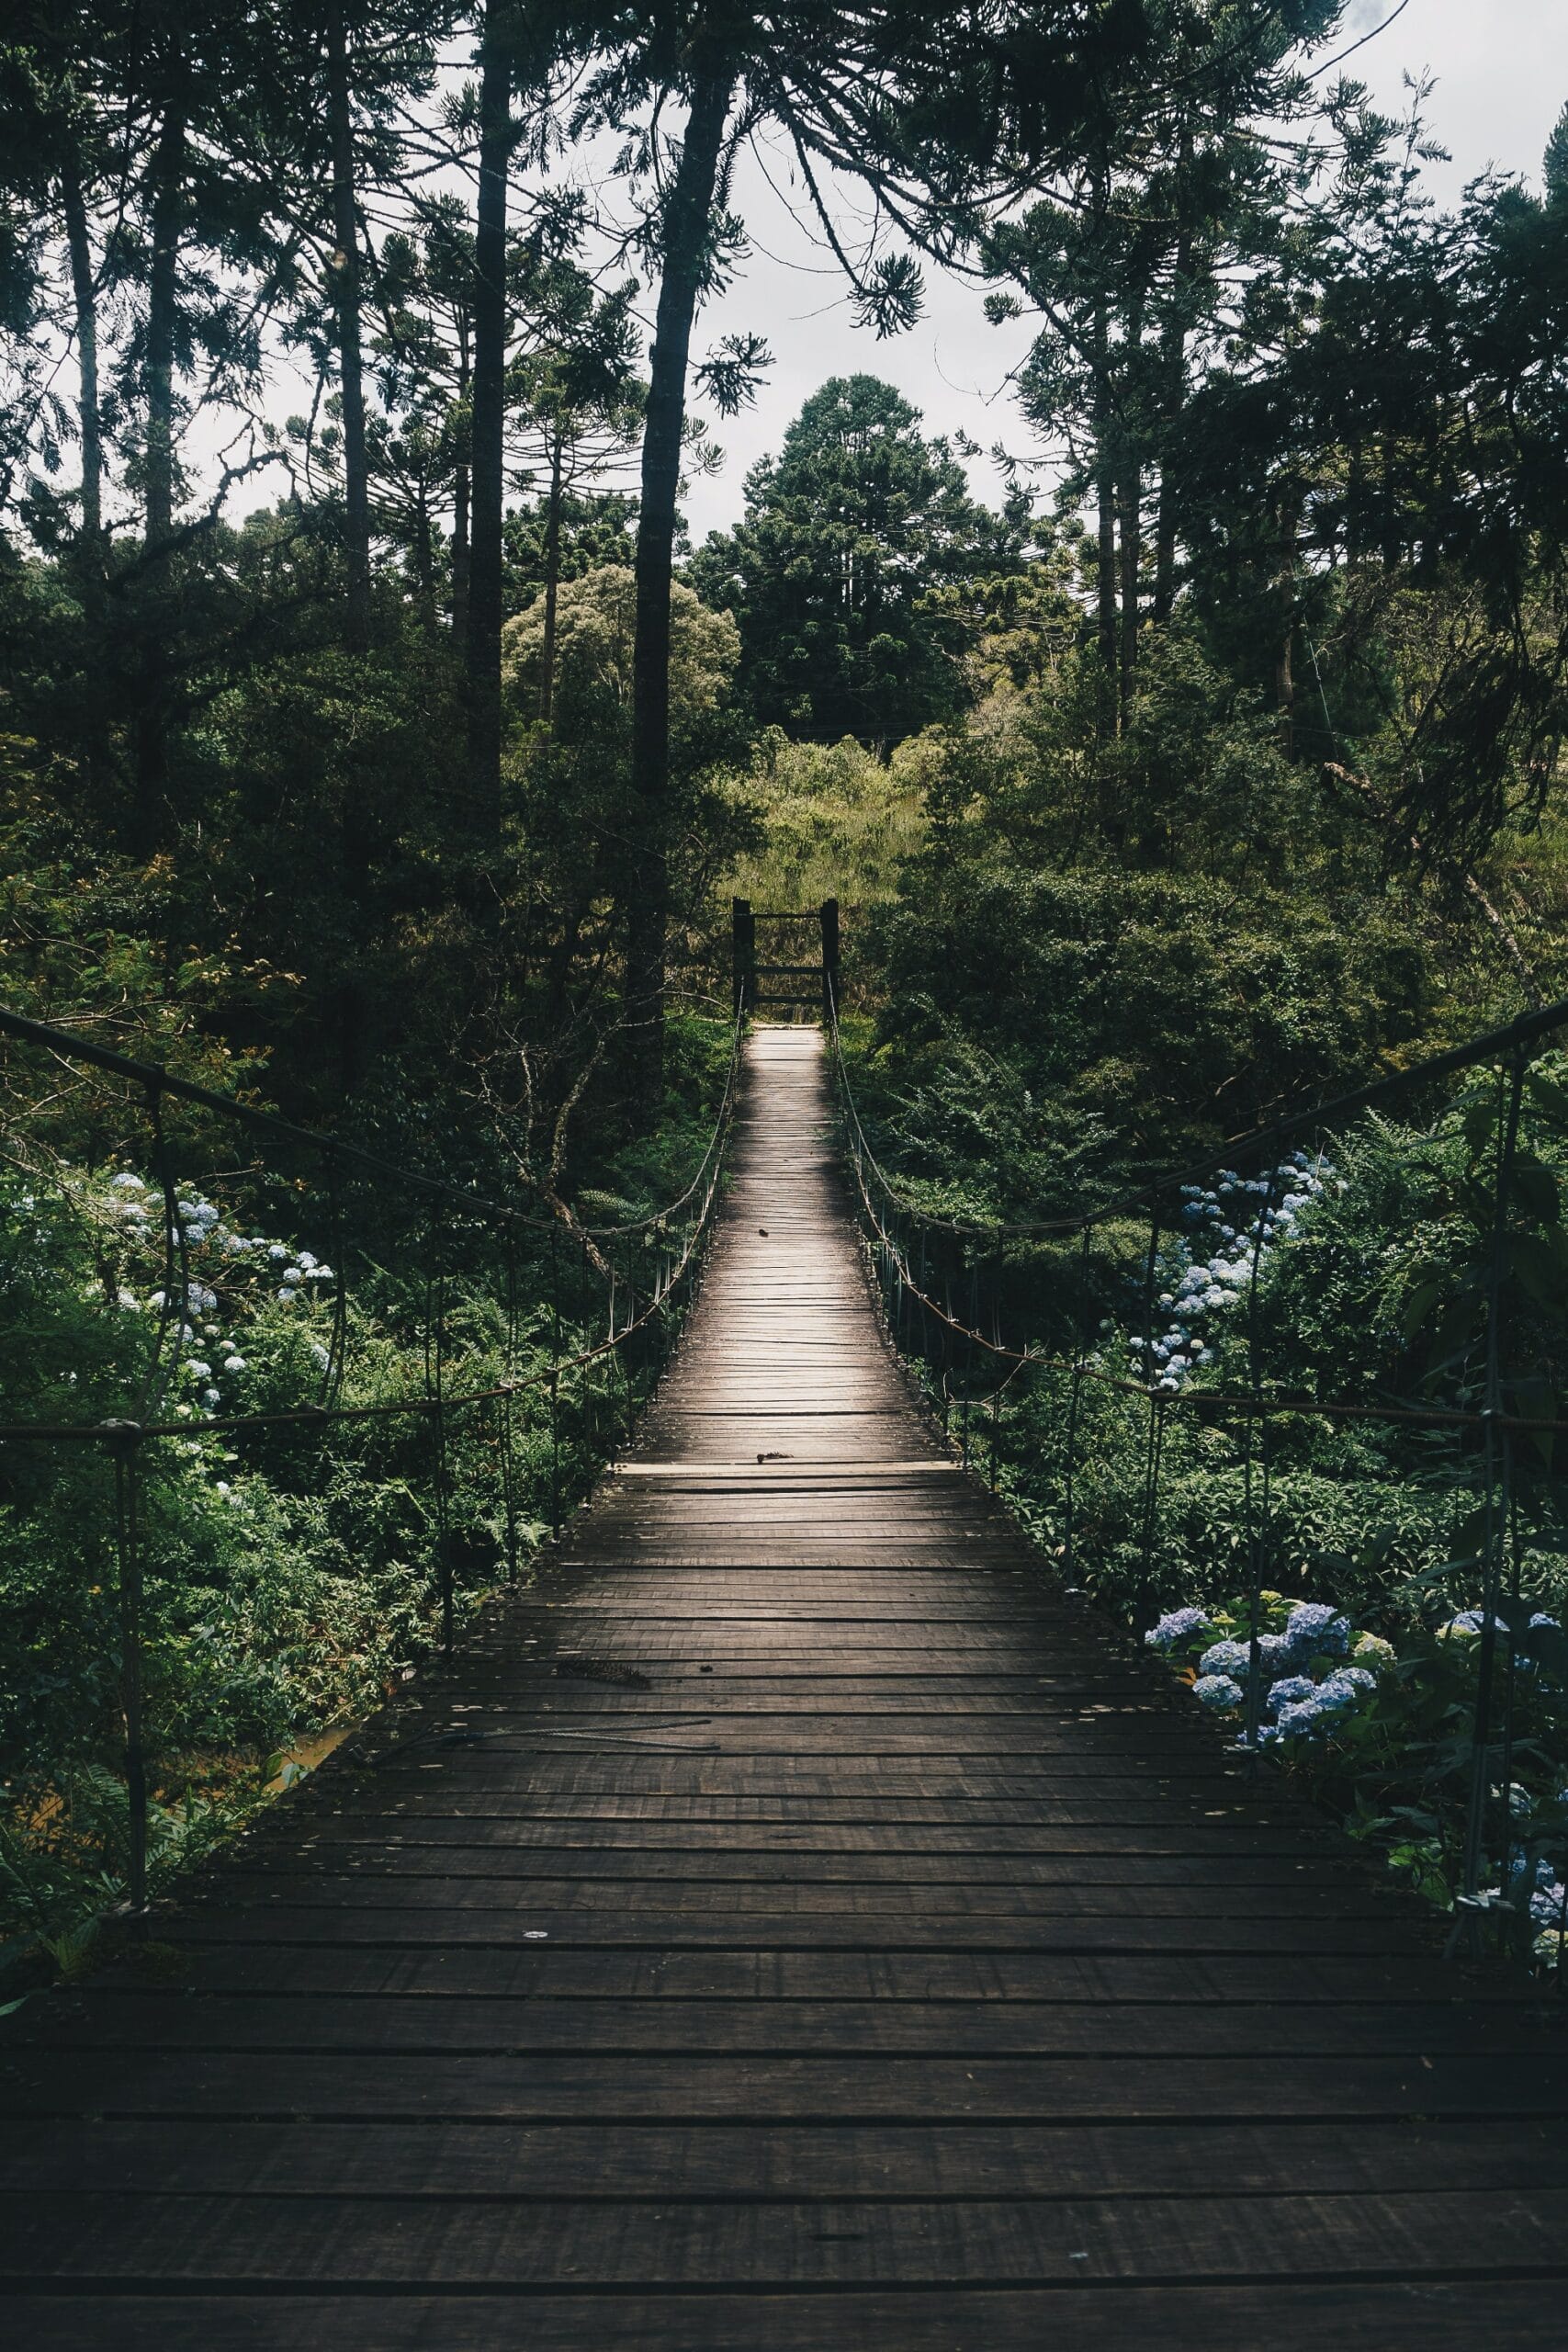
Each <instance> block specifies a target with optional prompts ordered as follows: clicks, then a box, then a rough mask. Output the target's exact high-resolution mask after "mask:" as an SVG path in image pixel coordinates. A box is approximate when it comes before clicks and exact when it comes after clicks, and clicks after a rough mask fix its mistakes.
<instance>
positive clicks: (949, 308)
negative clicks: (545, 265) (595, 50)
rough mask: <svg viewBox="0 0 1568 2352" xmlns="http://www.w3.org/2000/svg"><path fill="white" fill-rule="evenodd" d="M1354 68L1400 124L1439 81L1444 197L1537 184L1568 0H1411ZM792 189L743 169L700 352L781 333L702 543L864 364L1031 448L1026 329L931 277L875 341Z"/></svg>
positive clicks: (1373, 11) (1357, 8) (696, 514)
mask: <svg viewBox="0 0 1568 2352" xmlns="http://www.w3.org/2000/svg"><path fill="white" fill-rule="evenodd" d="M1393 5H1394V0H1353V6H1352V8H1351V11H1350V21H1349V27H1348V31H1347V32H1346V33H1345V34H1343V35H1341V38H1340V40H1339V42H1338V43H1337V44H1336V46H1337V47H1343V46H1344V45H1345V42H1346V41H1347V40H1353V39H1355V38H1356V37H1357V36H1358V35H1359V33H1362V32H1365V31H1367V30H1370V29H1371V28H1372V27H1373V26H1376V25H1378V24H1380V23H1382V20H1383V19H1384V18H1385V17H1387V16H1388V14H1389V12H1390V9H1391V7H1392V6H1393ZM1330 53H1332V52H1330ZM1344 70H1345V71H1346V72H1347V73H1348V74H1358V75H1359V77H1360V78H1361V79H1362V80H1364V81H1365V82H1366V83H1367V84H1368V85H1370V87H1371V93H1372V96H1373V99H1374V102H1375V103H1376V104H1377V105H1379V106H1380V107H1382V108H1383V110H1384V111H1385V112H1387V113H1391V114H1400V113H1403V111H1404V107H1405V105H1406V103H1407V98H1406V93H1405V91H1404V86H1403V77H1404V74H1407V73H1408V74H1419V73H1421V72H1423V71H1429V72H1430V73H1431V74H1434V75H1435V76H1436V77H1437V85H1438V86H1437V88H1436V90H1435V91H1434V93H1433V96H1432V98H1431V101H1430V106H1429V113H1430V117H1431V120H1432V124H1433V127H1434V129H1435V130H1436V131H1437V133H1438V137H1439V138H1440V139H1441V140H1442V142H1443V144H1444V145H1445V146H1446V147H1447V148H1449V149H1450V152H1451V153H1452V156H1453V161H1452V163H1451V164H1437V165H1434V166H1432V167H1431V170H1430V178H1431V183H1432V190H1433V194H1434V195H1435V196H1437V197H1438V198H1439V199H1440V200H1445V201H1446V200H1448V199H1450V198H1453V197H1455V196H1457V195H1458V193H1459V191H1460V189H1461V187H1462V186H1463V185H1464V183H1465V181H1466V180H1469V179H1472V178H1474V177H1475V176H1476V175H1477V174H1478V173H1480V172H1483V171H1484V170H1486V169H1487V167H1488V166H1489V165H1492V164H1495V165H1497V166H1499V167H1500V168H1501V169H1503V170H1506V171H1517V172H1519V173H1521V174H1523V175H1524V176H1525V177H1526V178H1527V179H1528V180H1529V181H1531V182H1532V183H1533V182H1536V181H1537V180H1538V179H1539V175H1540V159H1541V155H1542V153H1543V151H1544V149H1545V146H1546V141H1547V139H1548V137H1549V135H1550V133H1551V127H1552V125H1553V123H1554V122H1555V121H1556V119H1557V117H1558V115H1559V114H1560V113H1561V111H1562V107H1563V105H1564V103H1565V102H1568V0H1406V6H1404V10H1403V11H1402V13H1401V14H1400V15H1399V17H1397V18H1396V20H1395V21H1394V22H1393V23H1392V24H1389V25H1387V26H1386V28H1385V29H1383V30H1382V31H1381V32H1379V33H1377V34H1376V36H1375V38H1374V39H1372V40H1371V41H1369V42H1368V44H1367V46H1366V47H1365V48H1364V49H1362V50H1360V51H1358V53H1357V55H1356V56H1355V58H1354V59H1353V60H1351V61H1349V62H1348V63H1347V65H1346V67H1345V69H1344ZM781 177H782V175H781ZM786 193H787V192H775V188H774V187H771V186H770V185H769V181H768V178H767V177H766V176H765V175H764V173H763V171H762V170H761V168H760V167H759V166H758V165H757V164H751V163H750V162H748V163H747V164H744V165H743V167H742V170H741V172H740V174H739V175H738V181H737V188H736V209H738V210H739V212H740V213H741V214H742V216H743V218H744V219H745V220H746V223H747V227H748V229H749V231H750V235H751V239H752V243H753V248H754V250H753V253H752V256H751V259H750V263H749V264H748V265H747V266H746V267H745V269H744V271H743V273H742V274H741V276H740V277H739V279H738V281H737V283H736V284H735V285H734V287H733V288H731V289H730V291H729V292H728V294H727V295H726V296H725V297H724V299H723V300H721V301H719V302H716V303H715V304H713V305H712V306H711V307H710V308H709V309H708V310H706V311H704V312H703V314H702V316H701V318H700V319H699V321H698V322H697V331H696V336H695V340H694V348H695V349H696V350H698V351H699V352H700V351H702V350H703V349H705V348H706V347H707V345H709V344H711V343H713V342H715V341H716V340H717V338H718V336H719V335H720V334H726V333H729V332H734V331H737V330H750V331H753V332H757V333H760V334H765V335H766V336H767V337H768V339H769V341H770V343H771V344H772V345H773V351H774V354H775V358H776V364H775V366H774V367H773V369H772V371H771V374H770V375H769V377H768V379H767V380H766V382H765V385H764V389H763V390H762V393H761V398H760V399H759V401H758V403H757V405H756V407H755V408H754V409H752V410H750V412H748V413H747V414H745V415H744V416H741V417H738V418H735V419H732V420H729V421H728V422H726V423H724V424H722V425H720V426H719V427H718V428H717V438H718V439H719V441H720V442H721V443H722V445H723V447H724V448H725V451H726V453H727V455H726V463H725V467H724V470H723V472H722V473H720V474H719V475H717V476H716V477H715V478H713V479H711V480H708V481H694V482H693V484H692V486H691V490H690V492H689V494H688V496H687V498H686V501H685V507H686V513H687V515H688V518H689V520H690V523H691V526H692V530H693V534H694V537H697V538H699V539H700V538H701V537H703V536H704V534H705V532H707V531H709V530H714V529H721V528H723V527H724V526H727V525H728V524H729V523H731V522H732V521H734V519H735V518H736V516H737V515H739V512H740V508H741V504H742V491H741V483H742V479H743V477H744V474H745V471H746V469H747V467H748V466H749V465H750V463H751V461H752V459H753V458H758V457H761V455H763V454H764V453H765V452H766V451H767V450H769V449H773V448H776V447H777V446H778V443H779V440H780V438H781V436H782V435H783V433H784V427H785V426H786V425H787V424H788V423H789V421H790V419H791V418H792V417H793V416H794V415H795V413H796V412H797V410H798V409H799V407H800V405H801V402H802V401H804V400H805V399H806V398H807V394H808V393H810V392H812V391H814V390H816V388H817V386H818V384H819V383H821V382H822V380H823V379H824V378H825V377H828V376H832V375H843V374H848V373H851V372H852V371H854V370H856V369H864V370H866V371H867V372H869V373H871V374H873V375H877V376H882V377H885V378H886V379H887V381H888V382H889V383H893V384H897V387H898V389H899V390H900V391H901V392H903V394H904V395H905V397H906V399H908V401H911V402H912V403H913V405H914V406H915V407H917V408H919V409H920V410H921V411H923V413H924V415H925V419H926V424H927V428H928V430H930V431H931V432H941V433H954V432H958V431H960V430H962V431H964V432H966V433H967V434H968V435H970V437H971V438H972V439H973V440H976V441H978V442H979V443H980V445H981V447H982V448H986V449H989V448H990V447H991V446H992V444H993V443H995V442H997V441H1000V442H1002V444H1003V445H1004V446H1005V447H1009V448H1010V449H1014V450H1017V451H1020V452H1023V451H1026V450H1027V447H1028V440H1027V435H1026V432H1025V429H1024V427H1023V425H1022V423H1021V419H1020V417H1019V415H1018V412H1017V410H1016V409H1015V408H1014V407H1013V405H1012V403H1011V401H1010V398H1009V395H1008V390H1007V376H1008V371H1009V369H1010V368H1012V367H1014V366H1015V365H1016V364H1017V362H1018V360H1019V359H1020V358H1021V356H1023V353H1024V352H1025V351H1026V350H1027V348H1028V345H1029V342H1030V339H1031V334H1030V329H1029V328H1028V326H1027V324H1026V323H1025V322H1019V323H1017V324H1014V325H1012V326H1010V327H1007V328H1001V329H998V328H996V327H992V326H989V325H987V322H986V319H985V316H984V313H983V311H982V310H981V307H980V305H981V297H980V295H979V294H978V293H976V291H975V290H974V289H973V288H969V287H966V286H964V285H963V284H962V283H959V282H957V281H954V280H953V279H951V278H947V279H937V278H934V277H928V288H927V306H926V315H925V317H924V318H923V319H922V321H921V322H920V323H919V326H918V327H916V328H915V329H914V331H913V332H912V333H911V334H906V335H900V336H897V337H896V338H895V339H893V340H891V341H888V342H885V343H878V342H876V341H875V340H874V337H873V336H872V335H871V334H866V333H864V332H861V331H857V330H856V329H855V327H854V326H853V325H852V322H851V320H850V316H849V312H848V310H847V308H846V306H845V304H844V301H843V297H842V291H841V284H840V280H839V278H838V277H837V273H836V271H833V270H832V269H830V268H829V266H828V264H827V257H826V256H825V255H824V254H822V253H821V252H820V251H819V250H818V248H817V247H816V246H815V245H814V244H813V243H812V242H811V241H810V239H809V238H808V237H807V235H806V233H805V232H803V230H802V229H801V228H800V227H799V226H798V225H797V223H796V222H795V220H794V219H793V218H792V216H791V213H790V210H789V206H788V203H787V201H786V200H785V196H786ZM970 476H971V480H972V481H973V483H974V486H975V489H976V492H977V493H978V494H979V495H981V496H985V497H994V496H995V495H996V492H997V487H998V485H997V481H996V476H995V474H994V471H993V469H991V468H990V467H989V466H988V465H987V463H986V462H985V461H984V460H983V459H978V460H976V462H975V464H974V465H973V466H972V467H971V469H970Z"/></svg>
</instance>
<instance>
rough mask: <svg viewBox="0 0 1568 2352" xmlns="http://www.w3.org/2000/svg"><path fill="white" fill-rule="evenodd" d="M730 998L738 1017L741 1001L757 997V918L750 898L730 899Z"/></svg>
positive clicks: (745, 1001)
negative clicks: (752, 909)
mask: <svg viewBox="0 0 1568 2352" xmlns="http://www.w3.org/2000/svg"><path fill="white" fill-rule="evenodd" d="M729 920H730V933H731V946H730V998H731V1001H732V1003H733V1005H734V1008H735V1013H736V1017H737V1018H738V1019H739V1014H740V1010H741V1007H742V1006H743V1005H747V1006H749V1005H752V1004H754V1003H755V1002H756V1001H757V918H756V916H755V915H754V914H753V913H752V911H751V901H750V899H731V900H730V902H729Z"/></svg>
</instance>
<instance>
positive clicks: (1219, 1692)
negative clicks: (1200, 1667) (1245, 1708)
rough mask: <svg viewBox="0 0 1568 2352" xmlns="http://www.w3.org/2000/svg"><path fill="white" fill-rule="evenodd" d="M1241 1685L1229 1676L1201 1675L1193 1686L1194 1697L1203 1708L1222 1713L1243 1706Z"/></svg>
mask: <svg viewBox="0 0 1568 2352" xmlns="http://www.w3.org/2000/svg"><path fill="white" fill-rule="evenodd" d="M1241 1695H1242V1694H1241V1685H1240V1683H1239V1682H1236V1681H1234V1680H1233V1679H1232V1678H1231V1677H1230V1676H1229V1675H1228V1674H1201V1675H1200V1676H1199V1678H1198V1679H1197V1681H1196V1682H1195V1683H1194V1684H1193V1685H1192V1696H1193V1697H1194V1698H1195V1699H1196V1700H1197V1701H1198V1702H1199V1704H1200V1705H1201V1706H1204V1707H1213V1709H1215V1710H1216V1712H1217V1711H1220V1710H1222V1709H1224V1708H1226V1707H1239V1706H1240V1704H1241Z"/></svg>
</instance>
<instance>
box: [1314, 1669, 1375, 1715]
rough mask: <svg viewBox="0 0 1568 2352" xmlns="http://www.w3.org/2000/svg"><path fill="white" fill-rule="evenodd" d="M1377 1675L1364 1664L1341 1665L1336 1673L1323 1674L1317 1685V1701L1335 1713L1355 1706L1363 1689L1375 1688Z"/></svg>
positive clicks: (1372, 1689) (1373, 1689)
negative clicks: (1370, 1671)
mask: <svg viewBox="0 0 1568 2352" xmlns="http://www.w3.org/2000/svg"><path fill="white" fill-rule="evenodd" d="M1376 1689H1377V1677H1376V1676H1375V1675H1372V1674H1369V1673H1368V1672H1367V1669H1366V1668H1365V1667H1364V1666H1346V1667H1341V1668H1339V1670H1338V1672H1337V1673H1335V1674H1325V1676H1324V1678H1323V1680H1322V1681H1321V1682H1320V1683H1319V1684H1318V1686H1317V1703H1318V1705H1319V1706H1320V1707H1327V1708H1329V1709H1331V1710H1332V1711H1333V1712H1334V1713H1336V1714H1338V1713H1343V1711H1344V1710H1345V1709H1346V1708H1347V1707H1353V1706H1355V1705H1356V1704H1357V1703H1358V1702H1359V1699H1360V1696H1361V1693H1362V1691H1375V1690H1376Z"/></svg>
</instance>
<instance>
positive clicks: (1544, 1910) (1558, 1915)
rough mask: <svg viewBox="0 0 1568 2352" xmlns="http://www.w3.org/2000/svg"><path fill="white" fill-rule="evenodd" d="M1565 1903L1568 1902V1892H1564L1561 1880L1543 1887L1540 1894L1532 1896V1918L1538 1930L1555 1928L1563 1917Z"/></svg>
mask: <svg viewBox="0 0 1568 2352" xmlns="http://www.w3.org/2000/svg"><path fill="white" fill-rule="evenodd" d="M1565 1902H1568V1891H1565V1890H1564V1888H1563V1886H1562V1882H1561V1880H1559V1881H1557V1882H1556V1883H1554V1884H1552V1885H1551V1886H1543V1887H1542V1888H1540V1892H1539V1893H1538V1894H1532V1895H1531V1896H1530V1918H1531V1919H1532V1921H1533V1922H1534V1924H1535V1925H1536V1926H1537V1927H1538V1928H1555V1927H1556V1926H1557V1925H1558V1923H1559V1921H1560V1920H1561V1919H1562V1910H1563V1905H1564V1903H1565Z"/></svg>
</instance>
